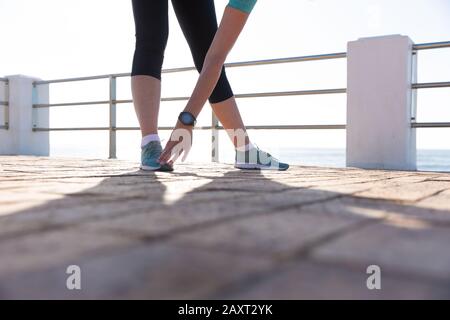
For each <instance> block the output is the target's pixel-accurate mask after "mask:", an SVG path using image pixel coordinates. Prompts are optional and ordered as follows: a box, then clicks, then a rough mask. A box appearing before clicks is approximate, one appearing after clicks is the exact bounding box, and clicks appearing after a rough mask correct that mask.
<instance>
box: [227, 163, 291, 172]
mask: <svg viewBox="0 0 450 320" xmlns="http://www.w3.org/2000/svg"><path fill="white" fill-rule="evenodd" d="M234 167H235V168H236V169H241V170H274V171H286V170H287V169H289V166H287V168H280V167H274V166H265V165H263V164H249V163H239V164H235V165H234Z"/></svg>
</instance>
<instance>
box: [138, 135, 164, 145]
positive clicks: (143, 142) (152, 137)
mask: <svg viewBox="0 0 450 320" xmlns="http://www.w3.org/2000/svg"><path fill="white" fill-rule="evenodd" d="M152 141H161V140H159V136H158V135H157V134H149V135H147V136H145V137H143V138H142V140H141V148H142V147H144V146H146V145H147V144H149V143H150V142H152Z"/></svg>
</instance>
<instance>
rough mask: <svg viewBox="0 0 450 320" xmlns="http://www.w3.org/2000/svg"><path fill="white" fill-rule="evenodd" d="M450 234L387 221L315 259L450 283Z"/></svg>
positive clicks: (326, 249) (425, 226) (357, 232)
mask: <svg viewBox="0 0 450 320" xmlns="http://www.w3.org/2000/svg"><path fill="white" fill-rule="evenodd" d="M449 243H450V232H449V229H448V228H436V227H431V226H430V225H428V224H427V223H420V222H419V223H417V222H416V223H403V221H395V220H394V221H391V220H386V221H385V222H384V223H380V224H376V225H372V226H367V227H365V228H361V229H359V230H355V231H353V232H350V233H348V234H345V235H343V236H342V237H340V238H339V239H336V240H335V241H333V242H329V243H326V244H324V245H323V246H321V247H319V248H316V250H315V251H313V253H312V255H313V257H314V258H317V259H322V260H326V261H338V262H342V263H364V264H366V265H370V264H377V265H379V266H383V267H389V268H391V269H396V270H401V271H402V272H405V273H412V274H416V275H423V276H429V277H434V278H438V279H443V280H445V281H448V280H449V279H450V251H449V250H448V244H449Z"/></svg>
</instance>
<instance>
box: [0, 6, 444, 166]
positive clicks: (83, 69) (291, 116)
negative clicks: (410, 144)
mask: <svg viewBox="0 0 450 320" xmlns="http://www.w3.org/2000/svg"><path fill="white" fill-rule="evenodd" d="M227 2H228V1H226V0H216V1H215V3H216V10H217V15H218V17H219V18H220V17H221V16H222V12H223V9H224V7H225V5H226V4H227ZM0 28H1V30H2V31H1V33H0V35H1V41H0V77H1V76H6V75H12V74H25V75H30V76H35V77H39V78H41V79H46V80H49V79H58V78H70V77H79V76H90V75H99V74H110V73H123V72H130V70H131V62H132V57H133V50H134V44H135V37H134V31H135V30H134V22H133V16H132V9H131V1H129V0H95V1H93V0H89V1H88V0H58V1H57V0H39V1H36V0H0ZM387 34H402V35H408V36H409V37H411V39H412V40H413V41H414V42H415V43H426V42H435V41H449V40H450V0H339V1H336V0H260V1H258V4H257V6H256V7H255V10H254V11H253V13H252V15H251V17H250V19H249V21H248V23H247V26H246V28H245V30H244V31H243V33H242V35H241V37H240V39H239V40H238V42H237V44H236V45H235V47H234V49H233V51H232V52H231V53H230V55H229V58H228V61H229V62H234V61H246V60H259V59H268V58H282V57H292V56H303V55H310V54H323V53H332V52H343V51H346V48H347V42H348V41H353V40H356V39H358V38H361V37H371V36H379V35H387ZM192 64H193V63H192V58H191V55H190V53H189V50H188V47H187V44H186V42H185V40H184V38H183V36H182V33H181V30H180V28H179V27H178V23H177V21H176V18H175V16H174V14H173V11H172V8H170V37H169V43H168V46H167V50H166V56H165V62H164V68H171V67H181V66H191V65H192ZM228 75H229V78H230V82H231V84H232V86H233V88H234V91H235V93H248V92H264V91H278V90H279V91H285V90H286V91H288V90H307V89H325V88H343V87H345V86H346V61H345V59H343V60H336V61H334V60H333V61H318V62H306V63H297V64H287V65H276V66H265V67H252V68H237V69H229V71H228ZM196 79H197V74H196V73H195V72H188V73H183V74H173V75H168V76H165V77H164V78H163V96H166V97H167V96H179V95H183V96H186V95H189V94H190V92H191V91H192V89H193V86H194V84H195V80H196ZM434 81H450V49H442V50H432V51H427V52H420V54H419V82H434ZM118 84H119V88H118V98H119V99H130V97H131V94H130V88H129V87H130V85H129V78H123V79H121V80H120V81H119V82H118ZM107 87H108V86H107V82H106V81H104V80H100V81H89V82H84V83H70V84H68V85H67V84H64V85H61V84H58V85H51V87H50V94H51V102H52V103H56V102H75V101H77V102H78V101H88V100H102V99H106V97H107V95H108V92H107ZM239 105H240V110H241V113H242V115H243V118H244V121H245V123H246V124H248V125H257V124H261V125H262V124H266V125H267V124H343V123H345V119H346V114H345V106H346V99H345V95H329V96H312V97H289V98H262V99H242V100H240V101H239ZM183 107H184V104H183V103H182V102H181V103H163V104H162V105H161V117H160V125H162V126H166V125H172V124H174V122H175V120H176V117H177V115H178V113H179V111H180V110H181V109H183ZM119 108H120V109H119V111H118V112H119V114H118V119H119V120H118V123H119V125H123V126H136V125H137V121H136V117H135V115H134V113H133V107H132V105H131V104H130V105H121V106H120V107H119ZM210 118H211V114H210V110H209V107H208V106H206V107H205V108H204V110H203V112H202V115H201V116H200V118H199V122H200V123H201V124H205V125H207V124H209V121H210ZM50 119H51V126H52V127H66V126H71V127H73V126H105V125H106V124H107V121H108V116H107V107H106V106H94V107H93V106H86V107H76V108H75V107H68V108H53V109H51V112H50ZM418 120H419V121H450V90H449V89H448V88H446V89H432V90H426V91H420V92H419V95H418ZM167 134H168V133H162V136H164V135H167ZM250 134H251V137H252V139H253V140H254V141H256V143H257V144H258V145H259V146H262V147H265V148H266V149H269V151H270V150H272V151H275V152H276V149H277V148H281V147H293V148H344V147H345V131H344V130H340V131H339V130H336V131H335V130H332V131H326V132H325V131H286V132H279V131H276V132H267V131H264V132H261V131H258V132H256V131H254V132H251V133H250ZM448 137H450V129H421V130H418V146H419V148H423V149H450V139H449V138H448ZM118 140H119V145H118V149H119V156H123V157H130V156H131V157H135V156H136V155H137V153H138V151H139V150H138V148H134V151H130V149H129V146H130V145H136V146H137V145H138V144H139V133H138V132H122V133H119V136H118ZM209 140H210V135H209V133H207V132H199V133H198V134H197V133H196V137H194V149H193V153H194V155H193V156H192V157H190V158H191V160H192V159H196V155H195V154H198V158H201V159H203V158H204V157H205V156H206V157H207V156H208V155H209V149H208V148H207V147H206V145H209V143H208V142H209ZM51 141H52V142H51V144H52V147H53V148H54V153H55V154H58V152H59V153H64V152H68V150H72V152H73V153H77V152H80V150H82V149H89V150H94V151H93V154H92V155H95V156H97V155H98V156H101V155H105V154H107V133H106V132H105V133H93V132H83V133H80V132H72V133H61V132H57V133H51ZM197 141H198V142H197ZM221 143H222V144H223V146H224V149H227V150H229V149H230V144H229V142H228V141H227V140H226V138H225V137H223V139H222V142H221ZM127 147H128V148H127ZM228 156H229V154H228Z"/></svg>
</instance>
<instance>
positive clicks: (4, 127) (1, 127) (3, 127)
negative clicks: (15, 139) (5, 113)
mask: <svg viewBox="0 0 450 320" xmlns="http://www.w3.org/2000/svg"><path fill="white" fill-rule="evenodd" d="M1 129H5V130H7V129H9V127H8V126H0V130H1Z"/></svg>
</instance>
